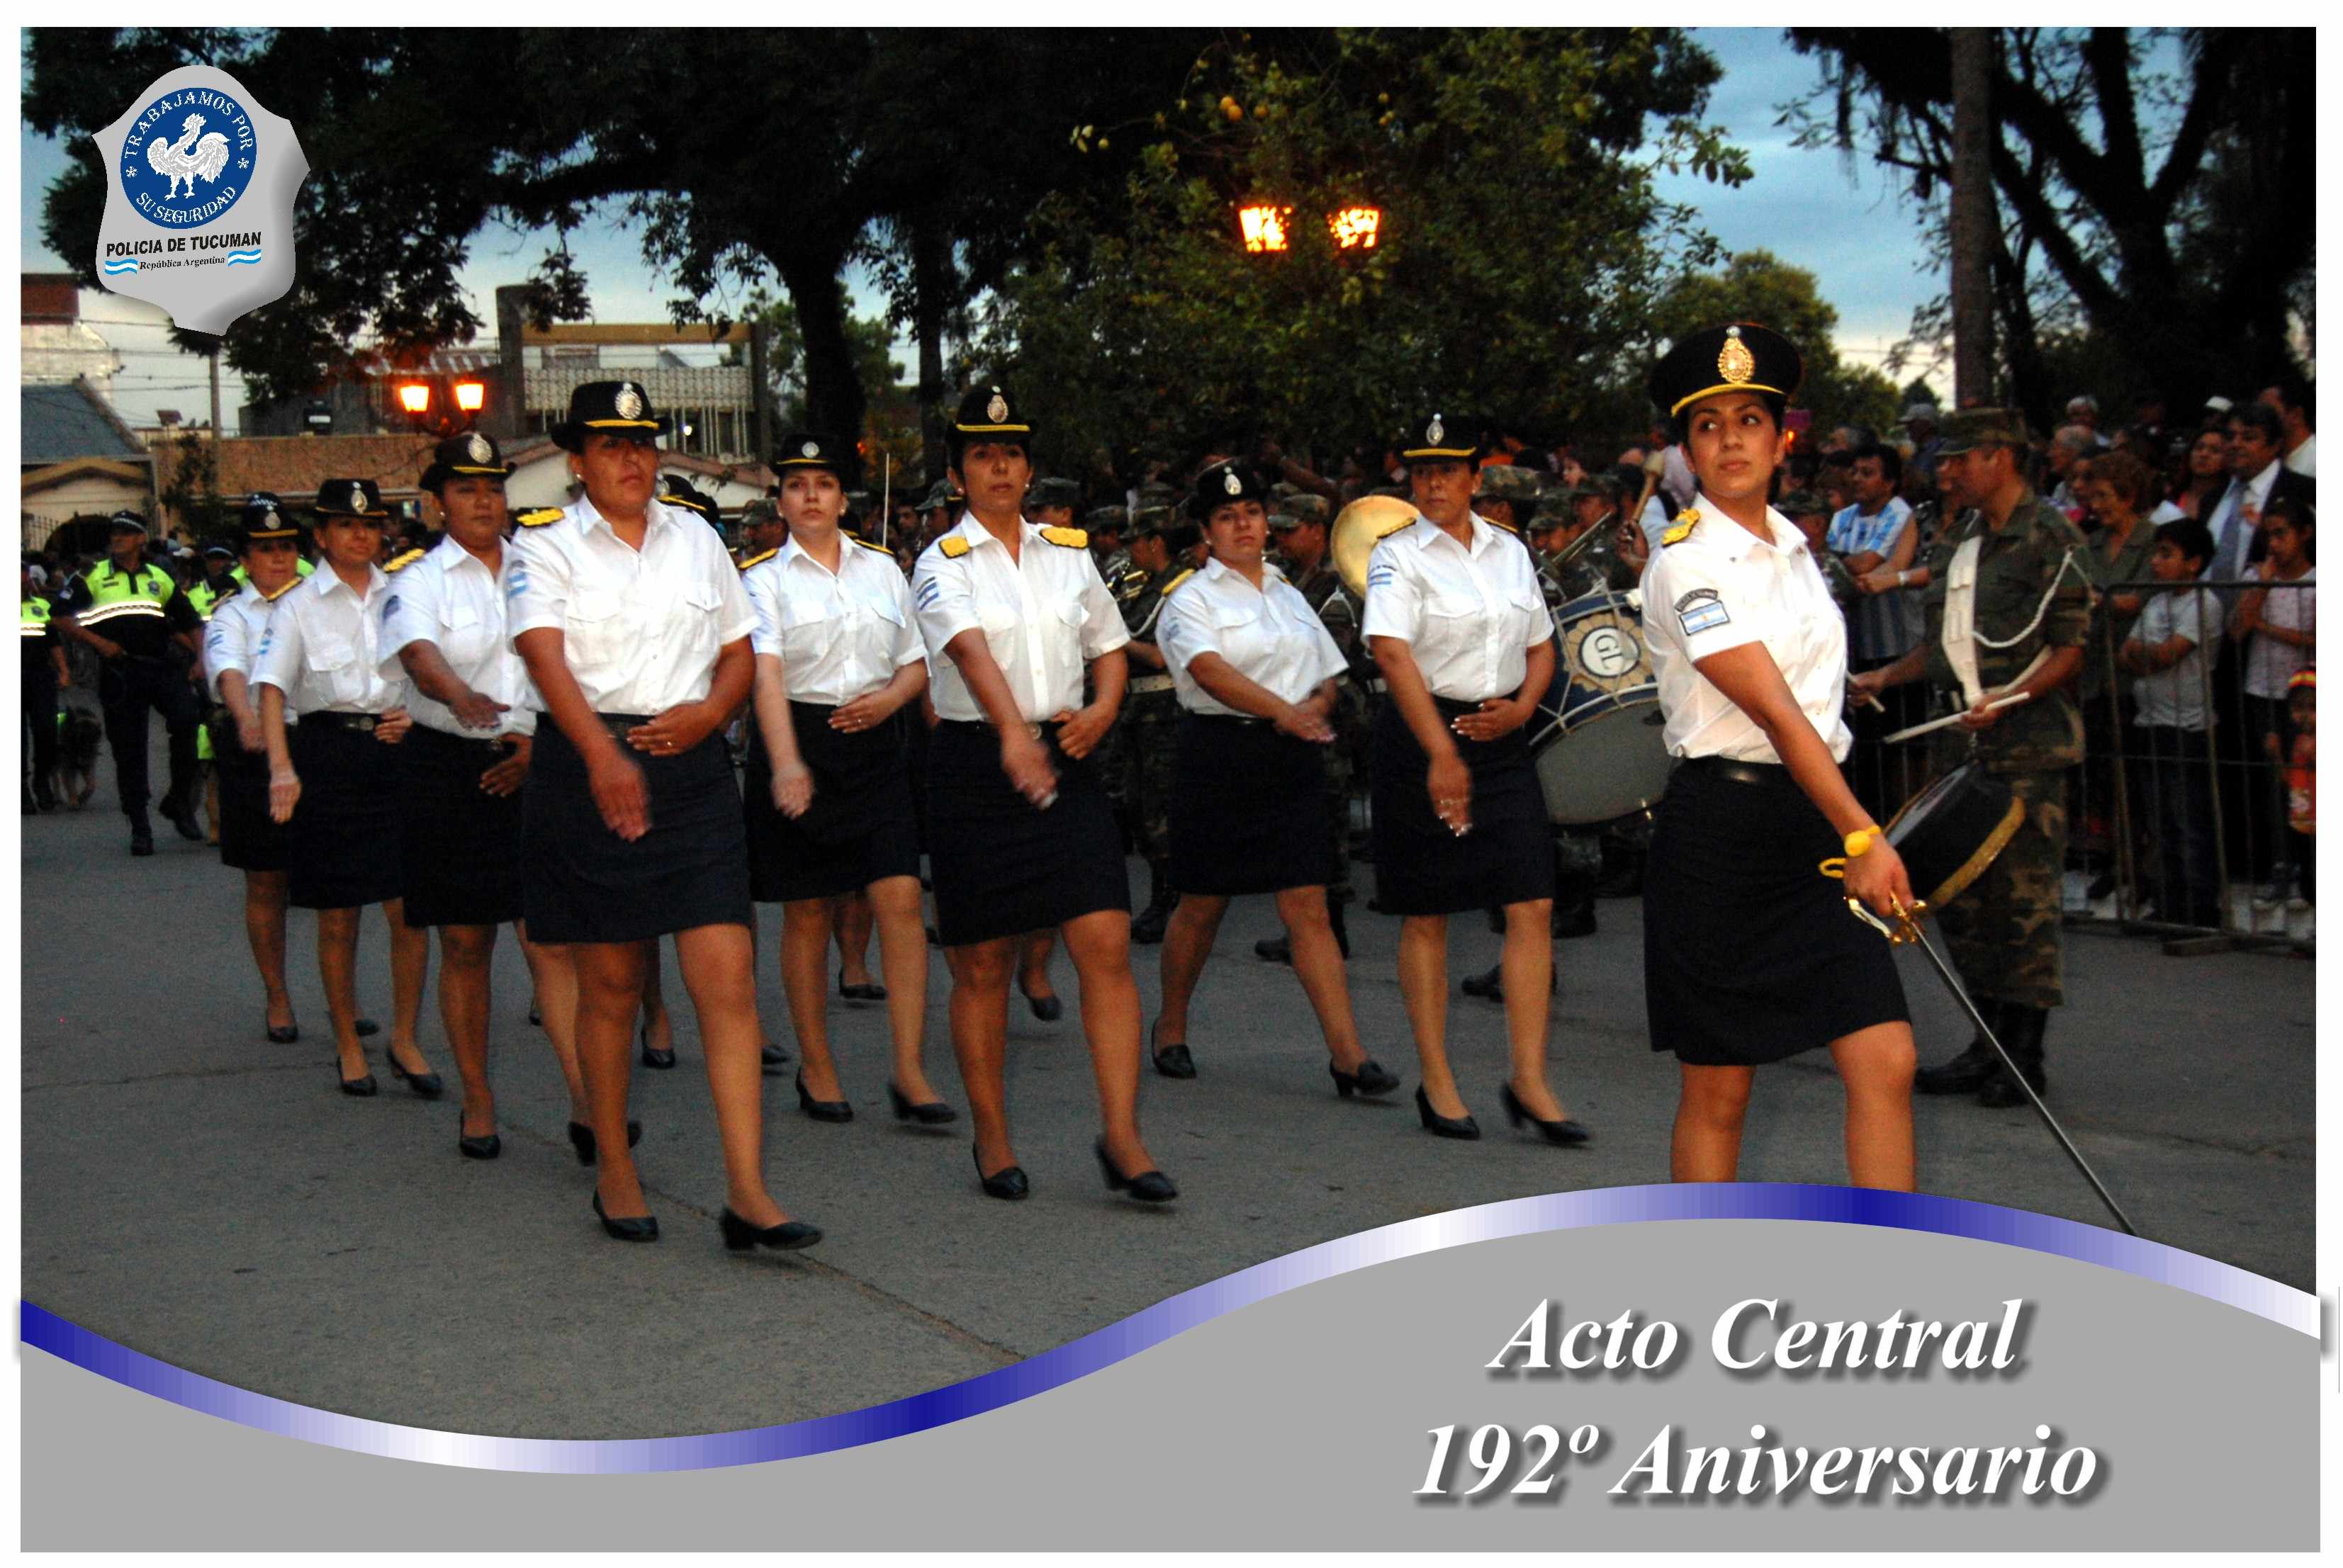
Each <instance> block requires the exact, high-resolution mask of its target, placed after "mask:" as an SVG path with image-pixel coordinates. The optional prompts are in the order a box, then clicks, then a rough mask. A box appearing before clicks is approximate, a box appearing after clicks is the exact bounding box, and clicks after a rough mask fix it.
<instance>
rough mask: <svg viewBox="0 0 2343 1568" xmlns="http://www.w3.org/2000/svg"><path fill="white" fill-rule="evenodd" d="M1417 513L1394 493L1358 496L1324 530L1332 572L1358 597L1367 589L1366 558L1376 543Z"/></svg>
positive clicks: (1413, 519)
mask: <svg viewBox="0 0 2343 1568" xmlns="http://www.w3.org/2000/svg"><path fill="white" fill-rule="evenodd" d="M1417 516H1418V514H1417V512H1416V509H1415V508H1414V507H1413V506H1412V505H1410V504H1409V503H1407V502H1405V501H1403V500H1401V499H1400V498H1398V497H1397V496H1361V497H1360V498H1358V499H1357V500H1355V501H1353V502H1352V503H1351V504H1350V505H1349V506H1347V507H1344V508H1342V510H1341V511H1340V512H1338V513H1336V514H1335V516H1334V526H1333V527H1332V528H1331V529H1329V530H1328V531H1327V546H1326V548H1327V550H1328V551H1329V553H1331V554H1332V556H1333V558H1334V575H1335V576H1336V577H1339V578H1342V586H1343V587H1344V588H1349V589H1350V590H1351V591H1352V592H1353V593H1354V594H1356V595H1358V596H1359V597H1361V598H1364V597H1366V592H1367V558H1368V557H1369V556H1372V555H1373V554H1374V553H1375V545H1376V542H1377V541H1378V540H1380V539H1382V538H1383V536H1384V535H1386V534H1391V533H1396V532H1397V531H1399V530H1400V529H1401V528H1405V527H1407V525H1408V524H1410V523H1412V522H1413V521H1415V519H1416V517H1417Z"/></svg>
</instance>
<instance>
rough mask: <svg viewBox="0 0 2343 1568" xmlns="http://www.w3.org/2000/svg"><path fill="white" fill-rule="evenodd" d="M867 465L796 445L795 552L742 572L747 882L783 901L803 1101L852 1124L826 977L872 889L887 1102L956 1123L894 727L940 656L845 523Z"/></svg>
mask: <svg viewBox="0 0 2343 1568" xmlns="http://www.w3.org/2000/svg"><path fill="white" fill-rule="evenodd" d="M853 459H854V449H853V447H850V446H848V445H846V444H845V443H843V442H838V441H831V440H830V439H828V438H826V437H820V436H815V435H811V434H799V435H794V436H791V437H789V439H788V440H786V441H784V442H783V443H782V444H781V457H780V458H779V461H778V463H777V464H776V467H778V468H779V471H780V476H781V512H782V515H783V516H784V517H785V518H787V519H788V521H789V540H788V542H787V543H785V544H783V545H782V546H781V547H780V548H779V549H778V550H773V551H769V552H767V553H766V554H765V555H764V556H763V557H762V558H758V559H755V560H752V561H750V562H749V563H748V569H747V570H746V571H745V572H743V573H742V575H741V579H740V581H741V586H742V587H743V588H746V589H747V590H748V594H749V604H750V605H751V606H752V607H754V608H755V610H756V616H757V628H756V630H755V632H754V633H753V634H751V639H752V641H753V643H754V645H755V648H756V653H757V681H756V700H757V726H758V730H759V735H760V736H761V738H762V739H763V742H764V744H763V745H762V746H752V747H750V748H749V769H748V779H747V783H746V790H745V796H744V799H743V800H742V809H743V810H744V811H745V812H746V813H747V816H748V830H749V889H750V891H751V892H752V893H753V894H754V896H755V897H756V898H757V899H758V900H760V901H765V902H770V901H773V900H779V902H780V905H781V983H782V986H783V988H784V989H785V990H787V991H788V993H789V1019H790V1021H791V1022H792V1023H793V1024H794V1025H795V1026H796V1028H797V1035H798V1042H799V1049H800V1050H803V1052H804V1053H805V1065H804V1066H803V1068H802V1069H801V1070H799V1073H798V1103H799V1107H800V1108H801V1109H802V1110H803V1111H805V1112H806V1113H807V1114H808V1115H809V1116H811V1117H813V1118H814V1120H816V1121H851V1120H852V1119H853V1116H854V1110H853V1107H852V1106H851V1105H850V1104H849V1103H848V1102H847V1101H845V1099H844V1098H843V1097H842V1096H841V1095H840V1091H839V1085H838V1067H837V1064H836V1063H835V1062H834V1061H833V1060H831V1058H830V1030H829V1020H828V1019H827V1018H826V1017H825V1016H824V1014H825V1011H826V1004H825V1001H824V993H825V990H826V989H827V988H826V987H825V986H824V985H823V983H822V982H823V980H824V978H825V972H824V971H825V970H826V969H827V967H828V961H829V952H830V927H831V924H832V921H831V919H830V910H831V905H832V901H833V900H840V895H843V894H848V893H854V892H860V891H861V890H864V889H866V888H867V889H869V890H870V903H871V907H872V909H873V910H875V911H876V914H877V917H878V924H879V943H880V961H881V963H882V964H883V965H884V967H885V970H886V974H887V985H886V989H885V991H884V993H883V994H884V995H885V997H886V999H887V1011H888V1021H889V1022H890V1024H891V1025H892V1026H893V1028H894V1038H895V1064H894V1073H893V1076H892V1077H891V1078H890V1080H889V1081H888V1084H887V1093H888V1097H889V1098H890V1100H891V1101H893V1104H894V1108H895V1115H896V1117H897V1119H898V1120H901V1121H910V1120H911V1119H913V1118H917V1119H918V1120H919V1121H920V1123H921V1124H923V1125H926V1126H938V1125H941V1124H942V1123H944V1122H948V1121H952V1120H954V1114H955V1113H954V1112H953V1111H952V1109H951V1107H950V1106H948V1105H944V1104H942V1103H940V1102H939V1101H937V1099H936V1096H935V1091H933V1090H931V1089H930V1088H929V1087H928V1080H927V1073H926V1071H925V1070H924V1069H923V1068H922V1066H921V1065H920V1038H921V1035H922V1033H923V1031H924V1030H925V1026H926V1020H927V1010H928V947H927V934H926V932H925V931H924V930H922V929H921V923H920V839H919V824H918V822H917V820H916V819H914V817H913V814H912V810H911V785H910V770H909V768H908V766H907V764H906V762H905V759H904V756H903V742H902V731H901V728H900V726H899V725H898V724H896V723H895V722H894V719H895V715H896V714H897V713H898V712H900V711H901V710H902V709H903V708H904V706H905V705H906V704H908V703H912V702H916V701H917V700H919V697H920V693H921V692H923V691H925V690H926V689H927V688H928V664H927V649H926V648H925V646H924V645H923V644H922V643H921V641H920V628H919V626H918V625H917V624H916V622H915V621H914V619H913V618H912V615H911V590H910V585H909V584H907V583H906V582H905V581H904V580H903V574H902V572H901V571H900V570H899V569H897V568H896V565H895V560H894V558H893V557H892V556H891V555H890V554H889V553H888V552H887V551H886V550H884V549H882V548H880V547H879V546H877V545H869V544H864V543H863V542H862V541H861V540H860V539H856V538H850V537H848V536H847V535H846V534H845V533H843V532H841V531H840V528H839V517H840V513H841V512H842V511H843V510H844V508H845V506H846V489H845V486H846V484H847V483H848V482H849V481H850V479H851V477H852V476H853V472H854V470H853V467H852V466H851V465H852V463H853ZM841 923H842V922H841Z"/></svg>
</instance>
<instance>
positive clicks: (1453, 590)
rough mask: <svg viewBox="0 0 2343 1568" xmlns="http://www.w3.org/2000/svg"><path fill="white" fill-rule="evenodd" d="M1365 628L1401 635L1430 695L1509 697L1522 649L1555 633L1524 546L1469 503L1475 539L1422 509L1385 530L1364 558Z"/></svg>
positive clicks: (1524, 667)
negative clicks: (1461, 538)
mask: <svg viewBox="0 0 2343 1568" xmlns="http://www.w3.org/2000/svg"><path fill="white" fill-rule="evenodd" d="M1363 630H1364V632H1365V635H1367V636H1368V637H1371V638H1373V637H1391V638H1398V639H1399V640H1400V641H1402V642H1403V643H1406V644H1407V645H1408V651H1409V652H1410V653H1412V654H1413V656H1414V658H1415V665H1416V668H1418V669H1420V670H1422V671H1423V678H1424V682H1425V684H1427V685H1428V686H1430V687H1431V688H1432V695H1433V696H1434V697H1445V698H1448V699H1451V700H1452V701H1457V702H1483V701H1486V700H1487V699H1490V698H1492V697H1511V696H1512V695H1513V693H1514V692H1516V691H1518V690H1520V689H1521V685H1522V678H1523V676H1524V675H1526V674H1527V673H1528V661H1527V660H1526V659H1525V658H1523V655H1524V653H1525V652H1526V651H1527V650H1528V649H1530V648H1535V647H1536V646H1537V645H1538V644H1539V643H1542V642H1544V641H1545V640H1546V639H1547V638H1550V637H1552V636H1553V635H1554V615H1553V612H1552V611H1550V610H1548V609H1547V608H1546V604H1545V594H1544V590H1543V589H1542V588H1540V587H1539V586H1538V578H1537V568H1536V566H1535V565H1534V564H1533V563H1532V561H1531V560H1530V552H1529V548H1528V547H1527V546H1525V545H1523V543H1522V541H1521V540H1519V539H1517V538H1514V537H1513V535H1511V534H1509V533H1506V532H1504V531H1503V530H1502V529H1500V528H1498V527H1497V526H1496V525H1495V524H1494V523H1492V522H1490V521H1489V520H1488V519H1487V518H1483V517H1481V516H1480V515H1479V514H1477V513H1475V514H1474V515H1473V548H1471V549H1470V550H1467V549H1466V548H1464V547H1463V545H1460V544H1458V543H1457V542H1456V541H1455V539H1453V538H1451V537H1450V536H1449V534H1448V532H1447V530H1446V529H1444V528H1441V527H1439V526H1438V525H1437V524H1435V523H1433V522H1432V521H1430V520H1429V519H1427V518H1422V517H1419V518H1416V520H1415V521H1414V522H1413V523H1410V524H1408V525H1407V526H1406V527H1404V528H1398V529H1396V530H1394V531H1393V532H1392V533H1389V534H1386V535H1385V536H1383V539H1382V540H1381V542H1379V543H1378V544H1377V545H1376V546H1375V548H1374V553H1373V555H1372V556H1370V557H1368V558H1367V609H1366V618H1365V620H1364V622H1363Z"/></svg>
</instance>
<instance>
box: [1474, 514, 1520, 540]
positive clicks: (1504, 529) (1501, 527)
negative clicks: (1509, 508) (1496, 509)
mask: <svg viewBox="0 0 2343 1568" xmlns="http://www.w3.org/2000/svg"><path fill="white" fill-rule="evenodd" d="M1481 520H1482V521H1483V522H1484V523H1486V524H1488V525H1489V526H1490V527H1491V528H1494V529H1496V530H1497V531H1498V532H1499V533H1501V534H1511V535H1513V538H1521V537H1522V531H1521V529H1519V528H1515V527H1513V524H1511V523H1501V522H1499V521H1497V519H1496V518H1482V519H1481Z"/></svg>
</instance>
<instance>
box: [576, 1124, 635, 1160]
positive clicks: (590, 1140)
mask: <svg viewBox="0 0 2343 1568" xmlns="http://www.w3.org/2000/svg"><path fill="white" fill-rule="evenodd" d="M641 1141H643V1124H642V1123H641V1122H639V1121H629V1122H628V1123H627V1147H628V1148H629V1149H632V1148H633V1147H634V1146H635V1145H636V1144H638V1143H640V1142H641ZM569 1147H570V1148H572V1149H575V1150H576V1151H578V1163H579V1164H580V1165H591V1164H592V1163H594V1156H595V1153H596V1150H595V1147H594V1130H593V1129H592V1128H590V1127H588V1126H587V1125H586V1124H585V1123H584V1122H582V1121H573V1122H571V1123H570V1124H569Z"/></svg>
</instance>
